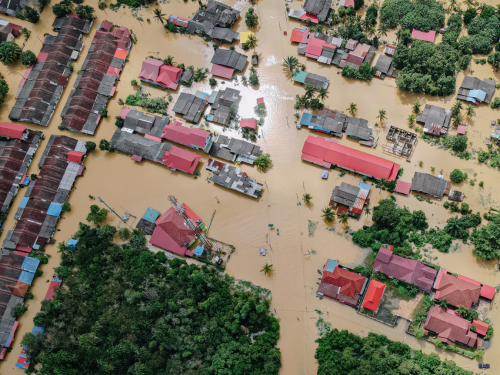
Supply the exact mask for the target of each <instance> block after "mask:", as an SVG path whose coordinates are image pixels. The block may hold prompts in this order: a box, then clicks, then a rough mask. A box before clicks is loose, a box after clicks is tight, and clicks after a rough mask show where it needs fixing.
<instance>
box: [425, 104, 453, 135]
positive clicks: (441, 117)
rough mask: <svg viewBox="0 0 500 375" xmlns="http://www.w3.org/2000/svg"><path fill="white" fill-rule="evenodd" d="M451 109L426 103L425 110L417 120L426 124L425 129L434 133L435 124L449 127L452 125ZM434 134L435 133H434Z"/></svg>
mask: <svg viewBox="0 0 500 375" xmlns="http://www.w3.org/2000/svg"><path fill="white" fill-rule="evenodd" d="M450 119H451V111H450V110H449V109H445V108H441V107H437V106H435V105H430V104H426V105H425V107H424V111H423V112H422V113H421V114H420V115H418V116H417V119H416V121H417V122H418V123H420V124H423V125H424V131H425V132H427V133H432V132H431V130H432V129H433V125H436V126H437V127H443V128H445V129H448V127H449V126H450ZM432 134H434V133H432Z"/></svg>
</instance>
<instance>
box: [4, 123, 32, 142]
mask: <svg viewBox="0 0 500 375" xmlns="http://www.w3.org/2000/svg"><path fill="white" fill-rule="evenodd" d="M27 128H28V127H27V126H26V125H20V124H13V123H11V122H0V135H3V136H5V137H10V138H22V137H23V133H24V131H25V130H26V129H27Z"/></svg>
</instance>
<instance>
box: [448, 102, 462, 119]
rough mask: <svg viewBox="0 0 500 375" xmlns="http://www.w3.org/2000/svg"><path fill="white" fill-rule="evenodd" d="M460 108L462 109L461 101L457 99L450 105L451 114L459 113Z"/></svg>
mask: <svg viewBox="0 0 500 375" xmlns="http://www.w3.org/2000/svg"><path fill="white" fill-rule="evenodd" d="M461 109H462V102H461V101H459V100H457V101H456V102H455V104H453V107H451V114H452V116H456V115H459V114H460V110H461Z"/></svg>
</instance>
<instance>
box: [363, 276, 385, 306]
mask: <svg viewBox="0 0 500 375" xmlns="http://www.w3.org/2000/svg"><path fill="white" fill-rule="evenodd" d="M384 292H385V284H383V283H381V282H379V281H377V280H372V281H370V285H369V286H368V290H367V291H366V294H365V298H364V300H363V304H362V305H361V306H362V307H363V308H364V309H368V310H372V311H375V312H377V311H378V308H379V306H380V301H381V300H382V297H383V295H384Z"/></svg>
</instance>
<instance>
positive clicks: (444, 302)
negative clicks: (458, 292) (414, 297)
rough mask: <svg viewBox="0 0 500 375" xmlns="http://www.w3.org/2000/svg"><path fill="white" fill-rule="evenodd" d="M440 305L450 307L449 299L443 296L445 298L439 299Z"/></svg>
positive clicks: (444, 307) (445, 307)
mask: <svg viewBox="0 0 500 375" xmlns="http://www.w3.org/2000/svg"><path fill="white" fill-rule="evenodd" d="M439 306H441V307H442V308H443V309H447V308H448V301H447V300H446V298H443V299H440V300H439Z"/></svg>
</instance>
